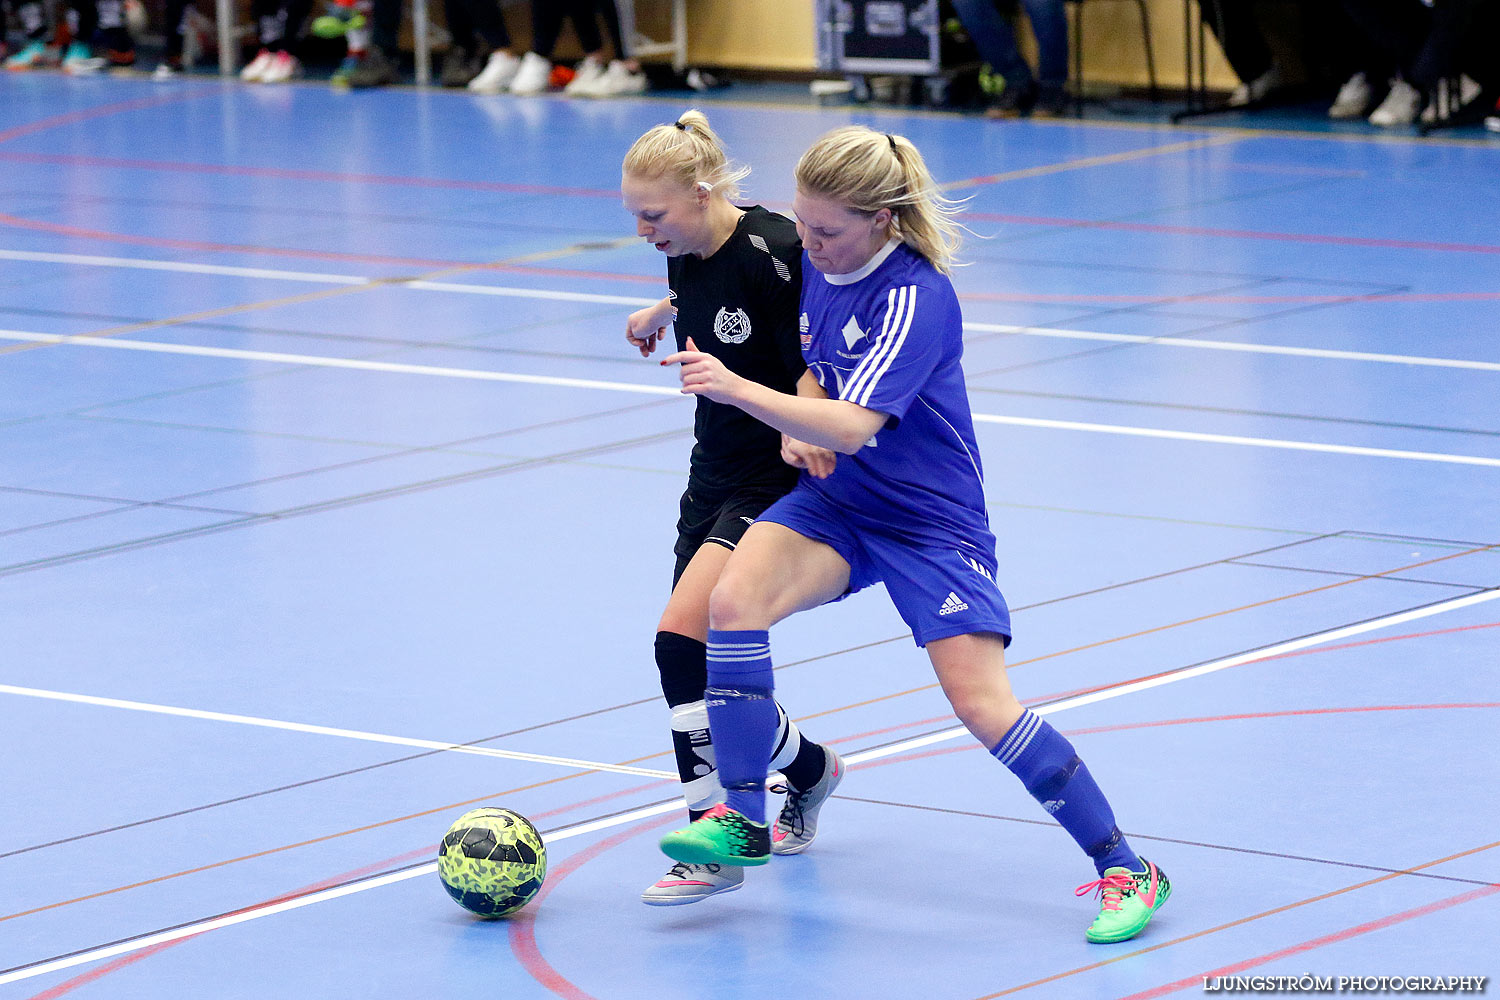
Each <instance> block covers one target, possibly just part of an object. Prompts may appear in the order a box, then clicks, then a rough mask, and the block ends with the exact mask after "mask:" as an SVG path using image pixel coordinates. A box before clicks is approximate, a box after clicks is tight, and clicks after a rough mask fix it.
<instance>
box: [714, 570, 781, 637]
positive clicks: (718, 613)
mask: <svg viewBox="0 0 1500 1000" xmlns="http://www.w3.org/2000/svg"><path fill="white" fill-rule="evenodd" d="M761 603H762V602H761V600H760V595H758V594H757V593H756V592H755V589H754V588H752V587H748V586H745V585H744V583H743V581H742V580H740V579H737V578H736V577H735V576H734V575H730V574H726V575H725V576H723V577H722V578H720V580H719V582H718V584H717V585H716V586H715V587H714V589H713V593H712V594H710V595H709V597H708V623H709V626H710V627H711V628H714V629H718V630H720V631H724V630H737V629H758V628H766V627H767V625H768V624H769V623H768V622H766V621H765V620H764V616H763V615H762V614H760V612H759V605H760V604H761Z"/></svg>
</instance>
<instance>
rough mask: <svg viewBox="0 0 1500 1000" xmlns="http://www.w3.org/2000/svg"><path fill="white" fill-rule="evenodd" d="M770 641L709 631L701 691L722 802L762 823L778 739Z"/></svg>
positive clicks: (750, 633) (761, 633) (753, 634)
mask: <svg viewBox="0 0 1500 1000" xmlns="http://www.w3.org/2000/svg"><path fill="white" fill-rule="evenodd" d="M769 640H770V634H769V633H768V632H766V631H765V630H764V629H753V630H747V631H743V632H720V631H718V630H717V629H709V630H708V687H707V689H706V690H705V691H704V692H703V697H704V701H706V702H707V703H708V727H709V730H710V731H711V732H712V734H713V741H714V752H715V754H716V755H717V757H718V766H719V781H720V782H721V783H722V784H723V785H724V791H725V793H726V796H727V798H726V800H725V804H726V805H728V806H729V808H731V809H733V810H734V811H735V812H738V813H741V814H742V815H744V816H746V817H747V818H749V819H750V820H751V821H752V822H755V823H764V822H765V821H766V768H767V766H768V765H769V764H770V761H771V744H772V743H773V742H775V740H776V723H777V715H776V702H775V700H774V699H773V698H772V696H771V691H772V689H773V688H774V687H775V684H776V681H775V677H774V676H773V675H772V673H771V643H770V641H769Z"/></svg>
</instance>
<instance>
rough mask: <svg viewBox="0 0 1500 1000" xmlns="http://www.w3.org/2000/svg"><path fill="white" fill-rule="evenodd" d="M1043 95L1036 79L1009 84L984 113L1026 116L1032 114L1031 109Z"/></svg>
mask: <svg viewBox="0 0 1500 1000" xmlns="http://www.w3.org/2000/svg"><path fill="white" fill-rule="evenodd" d="M1040 96H1041V88H1039V87H1038V86H1037V85H1036V81H1035V80H1027V81H1026V82H1025V83H1024V84H1021V85H1019V86H1017V85H1013V84H1008V85H1007V86H1006V88H1005V89H1004V90H1002V91H1000V96H999V97H997V98H995V100H994V103H992V104H991V105H990V107H989V110H987V111H986V112H985V113H984V116H985V117H986V118H1024V117H1026V116H1027V115H1029V114H1031V109H1032V108H1034V107H1036V102H1037V98H1038V97H1040Z"/></svg>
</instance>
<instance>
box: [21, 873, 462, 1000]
mask: <svg viewBox="0 0 1500 1000" xmlns="http://www.w3.org/2000/svg"><path fill="white" fill-rule="evenodd" d="M431 853H432V848H430V847H424V848H422V849H421V850H418V851H407V852H406V853H405V854H398V855H397V856H395V857H393V858H384V859H382V860H380V861H377V862H374V863H372V864H368V865H361V866H360V867H358V868H355V869H353V870H351V871H346V872H341V873H340V874H338V875H331V876H329V877H328V878H324V879H319V880H318V881H316V882H314V883H312V884H311V885H305V886H303V887H302V888H300V889H293V890H292V891H291V892H286V893H282V894H281V895H279V896H273V897H272V898H270V899H268V900H265V901H264V902H263V903H260V904H257V905H261V906H265V905H269V904H272V903H278V902H281V901H283V900H287V899H295V898H296V897H298V896H302V895H305V894H307V893H310V892H321V891H322V890H324V889H330V888H333V887H334V886H336V885H342V884H344V883H345V882H349V881H351V880H355V879H360V878H364V877H366V876H369V875H372V874H374V873H375V872H378V871H381V870H384V869H387V868H389V867H390V866H392V865H405V864H407V863H409V862H411V861H415V860H416V859H417V858H419V857H425V856H427V855H429V854H431ZM234 912H240V911H234ZM197 936H198V935H196V934H190V935H188V936H186V937H180V938H177V939H176V940H173V941H163V942H161V943H160V944H154V945H151V946H150V947H148V948H142V949H141V950H140V951H136V952H131V953H130V954H127V955H124V956H122V957H120V958H117V959H115V960H114V961H113V962H108V963H106V964H104V965H102V966H100V967H99V968H97V969H92V970H90V971H89V972H86V973H84V974H83V975H80V976H74V977H73V978H72V979H69V980H66V981H64V982H61V983H58V984H57V985H56V986H53V987H50V988H48V989H46V990H43V991H42V992H41V993H38V994H36V995H35V996H33V997H31V998H29V1000H56V998H57V997H60V996H65V995H67V994H68V993H71V992H73V991H74V990H76V989H77V988H78V987H80V986H87V985H88V984H89V983H92V982H94V981H96V980H99V979H103V978H104V977H105V976H107V975H109V974H110V973H112V972H117V971H119V970H120V969H123V968H125V967H126V966H129V965H134V964H135V963H137V962H140V961H142V960H144V959H147V958H150V957H151V956H152V955H155V954H157V953H159V952H163V951H166V950H167V949H168V948H172V947H175V946H176V945H179V944H184V943H186V942H188V941H191V940H193V939H194V938H195V937H197Z"/></svg>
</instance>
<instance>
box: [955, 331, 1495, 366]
mask: <svg viewBox="0 0 1500 1000" xmlns="http://www.w3.org/2000/svg"><path fill="white" fill-rule="evenodd" d="M964 329H965V330H977V331H979V332H981V333H1019V334H1025V335H1026V336H1028V337H1055V338H1058V339H1060V340H1103V341H1108V342H1110V343H1116V344H1154V345H1160V346H1162V347H1197V348H1201V349H1204V350H1210V351H1241V352H1244V353H1247V354H1281V355H1286V356H1289V357H1294V358H1330V359H1333V360H1337V361H1374V362H1377V363H1380V364H1387V365H1412V366H1417V367H1431V368H1467V369H1470V370H1472V371H1482V372H1500V361H1469V360H1466V359H1464V358H1427V357H1422V356H1421V355H1414V354H1372V353H1370V352H1368V351H1335V350H1332V349H1329V348H1323V347H1283V346H1280V345H1278V344H1246V343H1241V342H1240V341H1235V340H1197V339H1194V338H1191V337H1146V336H1142V335H1140V334H1130V333H1092V332H1090V331H1088V330H1058V329H1052V328H1049V327H1045V326H1008V325H1005V324H1001V323H965V324H964Z"/></svg>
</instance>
